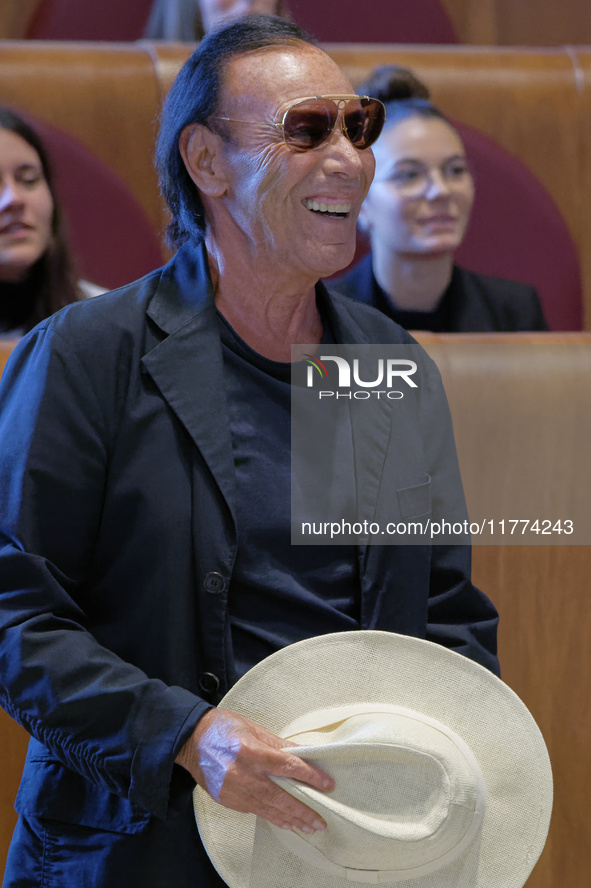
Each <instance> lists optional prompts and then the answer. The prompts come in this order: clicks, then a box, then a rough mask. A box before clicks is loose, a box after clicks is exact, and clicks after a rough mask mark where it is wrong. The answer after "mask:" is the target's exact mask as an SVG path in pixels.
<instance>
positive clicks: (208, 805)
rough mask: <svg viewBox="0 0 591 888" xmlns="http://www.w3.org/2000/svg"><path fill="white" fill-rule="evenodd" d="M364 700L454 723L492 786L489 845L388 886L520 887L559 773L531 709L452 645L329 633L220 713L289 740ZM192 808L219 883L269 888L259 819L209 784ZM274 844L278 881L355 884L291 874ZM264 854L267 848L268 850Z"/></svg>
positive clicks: (276, 661) (251, 675)
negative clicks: (297, 726) (304, 721)
mask: <svg viewBox="0 0 591 888" xmlns="http://www.w3.org/2000/svg"><path fill="white" fill-rule="evenodd" d="M361 703H388V704H394V705H397V706H403V707H407V708H409V709H413V710H415V711H418V712H421V713H423V714H424V715H426V716H429V717H430V718H434V719H437V720H438V721H440V722H442V723H443V724H445V725H447V726H449V727H450V728H451V729H452V730H453V731H455V732H456V733H457V734H459V736H460V737H461V738H462V739H463V740H464V741H465V742H466V743H467V744H468V746H469V747H470V749H471V751H472V753H473V754H474V756H475V757H476V759H477V761H478V763H479V765H480V768H481V771H482V775H483V777H484V782H485V786H486V796H487V803H486V812H485V815H484V820H483V824H482V829H481V834H480V836H479V841H478V842H477V843H475V844H474V847H473V848H472V849H470V851H468V852H467V853H466V855H465V856H464V858H463V859H461V860H458V861H456V862H455V863H454V864H453V866H452V867H451V868H449V869H448V871H444V870H441V871H439V872H435V873H433V874H431V875H427V876H421V877H417V878H413V879H408V880H404V881H397V882H396V883H388V882H380V884H382V885H385V886H386V888H388V886H389V885H392V888H447V886H448V885H449V888H452V886H453V888H521V886H523V885H524V883H525V881H526V880H527V878H528V876H529V874H530V872H531V870H532V869H533V867H534V865H535V863H536V861H537V860H538V858H539V856H540V854H541V852H542V849H543V847H544V843H545V841H546V836H547V833H548V827H549V824H550V815H551V810H552V772H551V767H550V761H549V758H548V752H547V749H546V745H545V743H544V740H543V737H542V735H541V733H540V730H539V728H538V727H537V725H536V723H535V721H534V719H533V717H532V715H531V714H530V712H529V711H528V709H527V707H526V706H525V704H524V703H523V702H522V701H521V700H520V699H519V697H518V696H517V695H516V694H515V693H514V692H513V691H512V690H511V689H510V688H509V687H508V686H507V685H506V684H505V683H504V682H502V681H501V680H500V679H499V678H497V677H496V676H495V675H493V674H492V673H491V672H489V671H488V670H487V669H485V668H484V667H482V666H480V665H478V664H477V663H474V662H473V661H471V660H468V659H467V658H466V657H463V656H462V655H460V654H457V653H455V652H454V651H450V650H448V649H446V648H444V647H442V646H441V645H438V644H434V643H432V642H429V641H425V640H423V639H417V638H411V637H409V636H403V635H396V634H394V633H390V632H378V631H357V632H342V633H335V634H331V635H321V636H316V637H314V638H310V639H306V640H304V641H301V642H297V643H296V644H293V645H290V646H288V647H286V648H283V649H282V650H280V651H278V652H277V653H275V654H273V655H272V656H270V657H268V658H267V659H265V660H263V661H262V662H261V663H258V664H257V665H256V666H255V667H254V668H253V669H251V670H250V671H249V672H248V673H246V675H244V676H243V678H241V679H240V681H238V682H237V683H236V684H235V685H234V687H233V688H232V689H231V690H230V691H229V692H228V694H226V696H225V697H224V699H223V700H222V701H221V703H220V706H222V707H224V708H226V709H231V710H234V711H235V712H238V713H240V714H241V715H245V716H247V717H248V718H250V719H252V720H253V721H255V722H258V723H259V724H261V725H263V726H264V727H265V728H267V729H268V730H270V731H272V732H273V733H275V734H278V735H281V734H282V733H283V730H284V728H285V727H286V726H287V725H289V724H290V723H291V722H292V721H294V720H295V719H296V718H299V717H300V716H301V715H303V714H304V713H306V712H309V711H311V710H315V709H325V708H329V707H331V706H335V707H341V706H347V705H356V704H361ZM193 801H194V809H195V816H196V820H197V825H198V828H199V832H200V835H201V839H202V841H203V844H204V846H205V849H206V851H207V853H208V855H209V857H210V859H211V861H212V863H213V865H214V866H215V868H216V869H217V871H218V872H219V874H220V876H221V877H222V878H223V879H224V880H225V882H226V883H227V884H228V885H229V886H230V888H259V884H260V882H261V881H262V880H261V877H260V861H257V864H258V866H257V872H258V875H257V877H256V881H254V882H253V881H251V873H252V871H253V849H254V844H255V831H256V827H257V818H256V817H255V816H254V815H251V814H241V813H238V812H236V811H232V810H231V809H229V808H224V807H222V806H221V805H219V804H217V803H216V802H214V801H213V799H212V798H211V797H210V796H209V795H208V794H207V793H206V792H205V791H204V790H202V789H201V788H200V787H197V788H196V790H195V792H194V796H193ZM259 833H260V830H259ZM257 841H258V842H260V839H258V840H257ZM264 841H265V842H266V845H267V852H266V855H265V862H264V866H265V867H266V869H267V870H269V872H268V873H267V875H269V878H268V879H266V880H265V881H267V882H268V884H269V885H281V888H308V886H309V885H314V886H315V888H344V886H345V882H344V881H343V880H338V879H337V880H333V879H332V878H331V877H330V876H329V875H325V874H324V873H321V872H320V871H319V870H317V869H315V868H312V867H310V869H309V871H308V872H307V873H306V872H305V871H302V862H301V861H298V862H297V865H296V862H295V861H293V862H291V863H293V866H291V863H290V861H289V860H288V859H286V857H285V855H286V854H287V853H288V852H286V851H285V849H284V848H282V847H281V846H280V845H279V843H277V848H276V849H275V851H276V853H268V852H269V843H270V842H271V843H272V841H273V840H272V837H271V836H270V835H266V834H265V835H264ZM258 848H259V844H257V854H258ZM271 851H273V849H272V848H271ZM274 868H275V869H276V872H275V874H273V869H274ZM290 873H291V875H290ZM346 884H348V885H349V886H350V884H351V883H350V882H349V883H346Z"/></svg>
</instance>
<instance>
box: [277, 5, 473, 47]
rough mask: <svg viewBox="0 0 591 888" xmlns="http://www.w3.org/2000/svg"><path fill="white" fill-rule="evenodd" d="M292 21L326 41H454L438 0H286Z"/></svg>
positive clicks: (445, 15) (446, 15)
mask: <svg viewBox="0 0 591 888" xmlns="http://www.w3.org/2000/svg"><path fill="white" fill-rule="evenodd" d="M288 3H289V8H290V10H291V13H292V16H293V18H294V20H295V21H296V22H297V23H298V25H300V26H301V27H302V28H304V29H305V30H306V31H309V32H310V33H311V34H313V35H314V37H316V38H317V39H318V40H320V41H322V42H328V43H457V42H458V38H457V35H456V32H455V30H454V27H453V24H452V22H451V20H450V18H449V16H448V14H447V12H446V11H445V9H444V8H443V6H442V5H441V3H440V2H439V0H412V2H409V0H367V2H365V3H351V2H350V0H328V2H327V0H288Z"/></svg>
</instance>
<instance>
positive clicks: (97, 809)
mask: <svg viewBox="0 0 591 888" xmlns="http://www.w3.org/2000/svg"><path fill="white" fill-rule="evenodd" d="M382 123H383V106H382V105H381V103H380V102H378V101H376V100H374V99H371V98H370V97H369V98H368V97H363V96H361V97H358V96H356V95H355V92H354V89H353V87H352V85H351V83H350V82H349V81H348V80H347V78H346V77H345V76H344V75H343V73H342V72H341V71H340V70H339V68H338V67H337V66H336V65H335V64H334V62H333V61H332V60H331V59H330V58H329V56H328V55H326V54H325V53H324V52H322V51H321V50H320V49H318V48H317V47H316V46H314V45H313V43H312V42H311V41H310V39H309V38H308V37H307V36H306V35H305V34H304V33H302V32H301V31H300V30H299V29H298V28H297V27H296V26H295V25H293V24H291V23H289V22H286V21H284V20H282V19H278V18H273V17H254V18H247V19H243V20H241V21H239V22H236V23H234V24H232V25H229V26H227V27H226V28H224V29H222V30H220V31H218V32H215V33H212V34H210V35H208V37H206V38H205V39H204V41H203V42H202V44H201V45H200V46H199V48H198V49H197V50H196V51H195V53H194V54H193V55H192V57H191V58H190V59H189V61H188V62H187V63H186V65H185V66H184V68H183V69H182V71H181V72H180V74H179V77H178V78H177V80H176V82H175V84H174V86H173V88H172V90H171V93H170V95H169V98H168V100H167V102H166V105H165V108H164V112H163V117H162V127H161V133H160V138H159V144H158V154H157V159H158V167H159V172H160V178H161V186H162V190H163V193H164V195H165V197H166V199H167V201H168V203H169V206H170V209H171V215H172V221H171V225H170V229H169V235H170V238H171V242H172V244H173V245H174V246H176V247H179V250H178V252H177V254H176V255H175V256H174V258H173V259H172V260H171V262H170V263H169V264H168V265H167V266H165V267H164V268H162V269H159V270H157V271H155V272H153V273H152V274H150V275H148V276H147V277H146V278H144V279H143V280H141V281H138V282H136V283H134V284H131V285H129V286H128V287H125V288H123V289H122V290H119V291H115V292H114V293H112V294H107V295H105V296H102V297H100V298H99V299H95V300H91V301H90V302H88V303H84V304H79V305H76V306H71V307H70V308H68V309H66V310H64V311H63V312H60V313H59V314H58V315H56V316H54V317H53V318H52V319H50V320H49V321H46V322H44V323H43V324H42V325H40V326H39V327H37V328H36V329H35V330H34V331H32V333H31V334H30V335H29V336H28V337H26V338H25V340H23V342H22V343H21V344H20V346H19V348H18V349H17V350H16V352H15V354H14V357H13V359H12V362H11V364H10V365H9V367H8V368H7V370H6V372H5V374H4V377H3V380H2V387H1V388H0V442H1V443H0V487H1V489H2V491H3V493H4V492H6V495H5V496H3V499H2V501H1V503H0V577H1V579H0V650H1V651H2V655H1V656H0V689H1V694H2V702H3V705H4V706H5V707H6V709H7V710H8V711H9V712H10V713H11V714H12V715H13V716H14V717H15V718H16V719H17V720H18V721H20V722H21V723H22V724H23V725H24V726H25V727H26V728H27V729H28V730H29V731H30V733H31V734H32V737H33V739H32V740H31V745H30V751H29V756H28V760H27V764H26V767H25V773H24V775H23V780H22V784H21V788H20V791H19V796H18V800H17V808H18V811H19V815H20V816H19V823H18V826H17V829H16V833H15V837H14V840H13V844H12V848H11V852H10V857H9V862H8V866H7V872H6V877H5V883H4V885H5V888H16V886H34V885H39V886H41V885H47V884H53V885H59V886H60V888H68V886H79V885H93V886H99V888H103V886H104V888H106V886H108V888H119V886H121V888H123V886H125V888H128V886H129V884H130V883H137V884H139V885H141V886H142V888H161V886H163V885H175V886H179V888H180V886H187V888H189V886H194V885H198V886H200V888H217V886H221V885H222V882H221V881H220V878H219V876H218V875H217V874H216V872H215V870H214V869H213V867H212V865H211V864H210V862H209V859H208V858H207V855H206V854H205V851H204V849H203V847H202V845H201V842H200V839H199V836H198V833H197V830H196V828H195V824H194V819H193V812H192V805H191V791H192V789H193V788H194V786H195V782H197V783H199V784H200V785H201V786H202V787H204V788H205V789H206V790H207V791H208V792H209V793H210V794H211V796H212V797H213V798H214V799H215V800H216V801H219V802H220V803H221V804H222V805H225V806H227V807H230V808H233V809H235V810H238V811H246V812H251V813H253V814H256V815H258V816H259V817H261V818H263V819H265V820H268V821H270V822H272V823H273V824H275V825H277V826H279V827H282V828H286V829H289V830H291V829H293V828H298V829H300V830H301V831H303V832H305V833H310V834H312V833H314V832H317V831H321V830H323V829H324V828H325V822H324V821H323V819H322V817H320V816H319V815H318V814H317V813H316V812H315V811H313V810H312V809H311V808H309V807H308V806H307V805H305V804H304V803H302V802H300V801H298V800H297V799H295V798H294V797H292V796H291V795H289V794H288V793H286V792H284V790H282V789H281V788H280V787H279V786H278V785H277V784H276V783H274V782H273V781H272V780H271V779H270V777H271V776H274V777H286V776H289V777H292V778H294V779H296V780H300V781H303V782H305V783H308V784H310V785H311V786H313V787H315V788H316V789H318V790H320V791H323V792H327V791H328V792H329V791H330V790H331V788H332V786H333V781H332V778H331V777H330V775H328V774H326V773H325V772H324V771H322V770H321V769H319V768H317V767H313V766H312V765H310V764H307V763H305V762H304V761H303V760H301V759H300V758H298V757H296V756H295V755H294V754H293V753H292V752H291V751H290V748H289V747H290V746H291V745H292V744H290V743H289V742H287V741H284V740H282V739H280V738H278V737H276V736H274V735H273V734H270V733H269V732H268V731H267V730H265V729H264V728H262V727H261V726H260V725H257V724H255V723H253V722H251V721H249V720H247V719H245V718H243V717H241V716H239V715H236V714H235V713H233V712H231V711H228V710H225V709H221V708H216V704H217V703H219V701H220V700H221V698H222V696H223V695H224V694H225V693H226V692H227V690H228V689H229V688H230V687H231V686H232V685H233V684H234V682H235V681H236V680H237V679H238V678H240V677H241V676H242V675H243V674H244V673H245V672H246V671H247V670H248V669H249V668H250V667H252V666H253V665H254V664H256V663H258V662H259V661H260V660H262V659H263V658H264V657H266V656H267V655H269V654H272V653H273V652H275V651H277V650H279V649H281V648H283V647H285V646H286V645H288V644H291V643H293V642H297V641H300V640H302V639H304V638H309V637H310V636H314V635H322V634H326V633H331V632H339V631H348V630H356V629H367V628H371V629H382V630H387V631H394V632H398V633H402V634H407V635H414V636H418V637H428V638H430V639H432V640H434V641H438V642H440V643H441V644H444V645H446V646H447V647H450V648H452V649H454V650H456V651H459V652H461V653H463V654H465V655H467V656H469V657H472V658H473V659H475V660H477V661H479V662H480V663H482V664H484V665H485V666H487V667H489V668H491V669H493V670H496V669H497V663H496V657H495V633H496V621H497V618H496V613H495V610H494V608H493V607H492V605H491V604H490V603H489V602H488V601H487V599H486V598H485V597H484V596H483V595H482V594H481V593H480V592H478V590H476V589H475V588H474V587H473V586H472V584H471V582H470V551H469V547H468V546H466V545H463V546H462V545H458V546H431V545H417V546H357V545H340V546H339V545H335V546H331V545H325V546H324V545H321V546H292V545H291V542H290V540H291V537H290V522H291V517H290V493H291V490H290V399H291V384H290V379H291V376H290V372H291V348H292V346H293V345H301V346H302V351H306V350H308V349H310V348H314V347H315V346H320V344H331V345H332V344H338V343H360V344H365V345H367V344H371V343H391V344H397V343H408V342H410V341H411V340H410V337H409V336H408V335H407V334H406V333H404V331H402V330H401V328H399V327H398V326H397V325H396V324H394V323H392V322H391V321H389V320H387V319H386V318H384V317H383V316H382V315H381V314H379V313H378V312H375V311H374V310H373V309H370V308H367V307H366V306H362V305H358V304H355V303H353V302H351V301H349V300H344V299H343V300H341V299H338V298H337V299H332V298H331V297H329V295H328V293H327V292H326V290H325V288H324V287H323V286H322V285H321V284H319V283H318V280H319V278H320V277H321V276H323V275H329V274H331V273H332V272H334V271H336V270H337V269H339V268H342V267H343V266H345V265H346V264H347V263H348V262H349V261H350V259H351V257H352V256H353V252H354V248H355V225H356V221H357V216H358V213H359V209H360V206H361V203H362V201H363V198H364V196H365V194H366V192H367V190H368V187H369V185H370V182H371V179H372V176H373V169H374V161H373V155H372V152H371V145H372V144H373V142H374V141H375V139H376V138H377V137H378V135H379V133H380V130H381V127H382ZM424 360H425V361H426V360H427V359H426V358H425V359H424ZM433 378H434V379H435V382H434V383H433V388H430V387H428V386H427V387H424V388H423V389H422V390H421V397H420V401H417V404H418V406H417V413H416V422H415V423H414V425H412V427H409V428H408V429H404V436H405V441H404V444H405V452H407V453H409V454H411V457H412V458H411V462H412V472H411V474H412V478H411V481H410V484H409V485H407V488H406V489H405V490H403V491H400V494H401V496H400V497H399V499H400V501H401V502H402V501H405V502H410V501H411V500H412V499H413V498H414V499H416V498H417V497H418V499H420V501H421V502H422V503H425V502H426V499H428V498H429V497H432V500H433V503H434V504H439V505H441V502H442V501H443V500H444V499H445V491H446V490H447V489H448V486H447V482H448V481H449V479H450V478H453V479H456V480H457V475H458V469H457V462H456V460H455V451H454V446H453V436H452V435H451V428H450V424H449V417H448V414H447V412H446V407H445V403H444V399H442V398H441V389H440V385H439V383H438V382H437V378H436V376H435V377H433ZM389 403H393V402H389ZM388 415H389V414H388ZM390 421H391V420H390ZM400 431H401V430H398V434H392V435H390V434H389V433H388V434H387V435H386V436H385V442H384V444H383V447H384V450H383V452H381V451H379V450H378V452H376V453H374V454H373V457H374V458H375V459H376V460H377V461H378V463H380V464H381V463H384V464H385V465H386V464H388V463H389V462H391V461H392V454H391V452H390V441H391V440H392V441H397V440H398V439H400V437H401V433H400ZM396 446H398V444H396ZM396 452H397V453H398V450H396ZM302 888H304V886H302Z"/></svg>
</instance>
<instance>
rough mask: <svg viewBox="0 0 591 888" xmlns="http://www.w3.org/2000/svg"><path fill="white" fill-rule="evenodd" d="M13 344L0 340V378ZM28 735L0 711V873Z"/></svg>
mask: <svg viewBox="0 0 591 888" xmlns="http://www.w3.org/2000/svg"><path fill="white" fill-rule="evenodd" d="M15 345H16V342H14V341H9V340H0V376H1V375H2V371H3V370H4V366H5V364H6V361H7V359H8V356H9V355H10V353H11V351H12V349H13V348H14V346H15ZM28 739H29V735H28V734H27V732H26V731H25V730H23V728H21V727H20V726H19V725H17V723H16V722H15V721H13V720H12V719H11V718H10V716H8V715H7V714H6V713H5V712H4V710H2V709H0V760H1V762H2V775H1V777H0V873H3V872H4V865H5V863H6V854H7V852H8V845H9V842H10V837H11V836H12V831H13V829H14V825H15V823H16V813H15V811H14V799H15V796H16V791H17V789H18V784H19V780H20V777H21V773H22V770H23V764H24V761H25V754H26V751H27V742H28Z"/></svg>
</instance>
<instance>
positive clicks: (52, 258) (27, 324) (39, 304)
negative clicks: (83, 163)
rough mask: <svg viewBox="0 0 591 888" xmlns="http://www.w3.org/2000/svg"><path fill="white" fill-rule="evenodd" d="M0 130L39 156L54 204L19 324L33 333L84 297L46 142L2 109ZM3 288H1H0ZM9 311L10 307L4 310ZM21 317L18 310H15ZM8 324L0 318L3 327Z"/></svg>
mask: <svg viewBox="0 0 591 888" xmlns="http://www.w3.org/2000/svg"><path fill="white" fill-rule="evenodd" d="M0 129H2V130H7V131H8V132H11V133H14V134H15V135H17V136H20V138H21V139H23V140H24V141H25V142H27V144H28V145H30V146H31V147H32V148H33V149H34V150H35V151H36V152H37V154H38V156H39V160H40V161H41V169H42V171H43V176H44V178H45V181H46V182H47V185H48V187H49V192H50V194H51V198H52V201H53V215H52V219H51V234H52V237H51V241H50V243H49V246H48V247H47V249H46V251H45V252H44V253H43V255H42V256H41V257H40V258H39V259H38V260H37V262H36V263H35V264H34V265H33V266H32V267H31V269H30V270H29V273H28V275H27V284H28V287H27V289H28V290H29V292H31V287H32V288H33V290H32V296H31V301H30V302H29V304H28V311H27V313H26V316H25V317H23V316H20V317H19V321H21V322H22V326H23V327H24V328H25V329H26V330H30V329H31V328H32V327H34V326H35V324H38V323H39V321H42V320H44V318H46V317H49V315H51V314H53V313H54V312H55V311H57V310H58V309H60V308H63V307H64V306H65V305H69V304H70V302H77V301H78V300H79V299H80V298H81V296H80V294H79V292H78V288H77V286H76V274H75V270H74V263H73V259H72V255H71V252H70V248H69V245H68V242H67V238H66V234H65V230H64V224H63V221H62V214H61V211H60V207H59V203H58V200H57V196H56V193H55V190H54V189H55V186H54V181H53V171H52V169H51V164H50V162H49V158H48V155H47V151H46V150H45V147H44V145H43V142H42V141H41V139H40V138H39V136H38V135H37V133H36V132H35V131H34V130H33V129H32V127H30V126H29V125H28V124H27V123H26V122H25V121H24V120H23V119H22V118H21V117H19V116H18V115H17V114H15V113H14V111H11V110H10V109H9V108H5V107H3V106H0ZM0 286H1V285H0ZM2 308H3V309H4V310H6V308H7V306H2ZM15 311H16V314H17V315H18V312H19V306H15ZM4 320H6V319H5V318H2V317H0V325H1V324H2V322H3V321H4Z"/></svg>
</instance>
